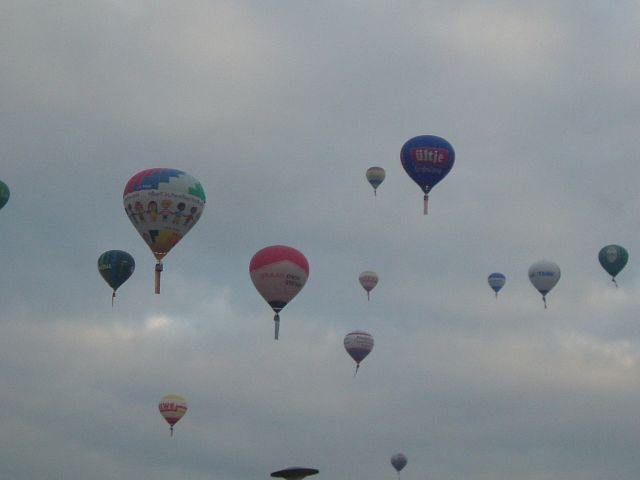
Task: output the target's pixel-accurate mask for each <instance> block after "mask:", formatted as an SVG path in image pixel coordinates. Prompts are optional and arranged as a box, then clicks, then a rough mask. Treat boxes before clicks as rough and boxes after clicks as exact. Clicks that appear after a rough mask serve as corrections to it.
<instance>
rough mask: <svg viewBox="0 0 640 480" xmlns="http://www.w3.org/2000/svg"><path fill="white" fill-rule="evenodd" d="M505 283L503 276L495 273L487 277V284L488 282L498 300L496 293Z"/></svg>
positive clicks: (505, 279)
mask: <svg viewBox="0 0 640 480" xmlns="http://www.w3.org/2000/svg"><path fill="white" fill-rule="evenodd" d="M506 281H507V277H505V276H504V274H502V273H499V272H495V273H492V274H491V275H489V277H488V278H487V282H489V286H490V287H491V289H492V290H493V291H494V292H495V293H496V298H498V292H499V291H500V290H501V289H502V287H504V284H505V282H506Z"/></svg>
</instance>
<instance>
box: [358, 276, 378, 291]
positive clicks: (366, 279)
mask: <svg viewBox="0 0 640 480" xmlns="http://www.w3.org/2000/svg"><path fill="white" fill-rule="evenodd" d="M358 280H359V282H360V285H362V288H364V289H365V290H366V291H367V298H368V297H369V292H370V291H371V290H373V288H374V287H375V286H376V285H377V284H378V274H377V273H376V272H372V271H371V270H366V271H364V272H362V273H361V274H360V276H359V277H358Z"/></svg>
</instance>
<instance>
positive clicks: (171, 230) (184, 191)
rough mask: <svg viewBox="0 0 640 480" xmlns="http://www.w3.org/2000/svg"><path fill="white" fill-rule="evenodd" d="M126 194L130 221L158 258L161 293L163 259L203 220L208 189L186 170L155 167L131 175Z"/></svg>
mask: <svg viewBox="0 0 640 480" xmlns="http://www.w3.org/2000/svg"><path fill="white" fill-rule="evenodd" d="M122 197H123V201H124V210H125V212H126V213H127V216H128V217H129V220H131V223H133V226H134V227H135V228H136V230H137V231H138V233H139V234H140V235H141V236H142V238H143V239H144V241H145V242H147V245H149V248H150V249H151V251H152V252H153V254H154V255H155V257H156V259H157V260H158V263H157V264H156V281H155V292H156V293H160V273H161V272H162V259H163V258H164V256H165V255H166V254H167V253H169V251H170V250H171V249H172V248H173V247H174V245H175V244H176V243H178V242H179V241H180V240H181V239H182V237H184V236H185V235H186V234H187V232H188V231H189V230H191V228H192V227H193V226H194V225H195V224H196V223H197V222H198V220H199V219H200V215H202V211H203V210H204V204H205V195H204V190H203V188H202V185H201V184H200V182H199V181H198V180H196V179H195V178H193V177H192V176H191V175H189V174H187V173H185V172H181V171H180V170H174V169H171V168H151V169H149V170H143V171H142V172H138V173H136V174H135V175H134V176H133V177H131V179H130V180H129V181H128V182H127V185H126V186H125V188H124V194H123V196H122Z"/></svg>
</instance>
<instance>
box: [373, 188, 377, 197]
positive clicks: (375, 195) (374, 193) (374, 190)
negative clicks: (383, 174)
mask: <svg viewBox="0 0 640 480" xmlns="http://www.w3.org/2000/svg"><path fill="white" fill-rule="evenodd" d="M373 196H374V197H377V196H378V195H377V194H376V189H375V188H374V189H373Z"/></svg>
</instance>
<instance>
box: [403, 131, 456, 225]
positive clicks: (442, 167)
mask: <svg viewBox="0 0 640 480" xmlns="http://www.w3.org/2000/svg"><path fill="white" fill-rule="evenodd" d="M455 157H456V154H455V152H454V150H453V147H452V146H451V144H450V143H449V142H447V141H446V140H445V139H444V138H440V137H436V136H435V135H420V136H418V137H413V138H412V139H410V140H408V141H407V142H406V143H405V144H404V145H403V146H402V150H400V161H401V162H402V166H403V167H404V169H405V170H406V172H407V174H408V175H409V176H410V177H411V179H412V180H413V181H414V182H416V183H417V184H418V186H419V187H420V188H421V189H422V191H423V192H424V214H425V215H426V214H427V204H428V201H429V192H430V191H431V189H432V188H433V187H434V186H435V185H436V184H437V183H438V182H439V181H440V180H442V179H443V178H444V177H446V176H447V174H448V173H449V171H450V170H451V167H453V162H454V161H455Z"/></svg>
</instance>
